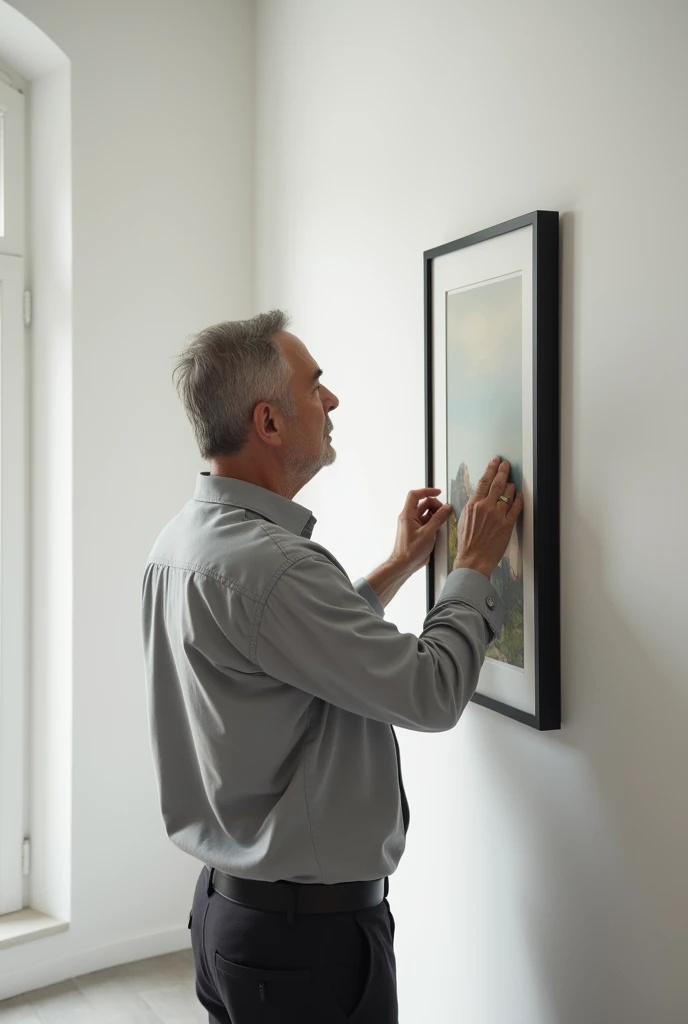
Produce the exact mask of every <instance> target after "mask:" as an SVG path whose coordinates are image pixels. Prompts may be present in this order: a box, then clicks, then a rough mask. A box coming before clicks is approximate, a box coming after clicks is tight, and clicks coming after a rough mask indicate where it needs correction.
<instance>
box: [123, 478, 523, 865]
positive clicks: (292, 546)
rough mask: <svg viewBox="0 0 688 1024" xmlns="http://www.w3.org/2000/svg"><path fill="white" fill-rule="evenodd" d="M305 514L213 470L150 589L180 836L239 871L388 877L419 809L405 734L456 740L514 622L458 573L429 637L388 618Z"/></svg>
mask: <svg viewBox="0 0 688 1024" xmlns="http://www.w3.org/2000/svg"><path fill="white" fill-rule="evenodd" d="M314 524H315V520H314V518H313V516H312V515H311V513H310V512H309V511H308V510H307V509H305V508H302V507H301V506H300V505H298V504H296V503H295V502H293V501H289V500H288V499H286V498H283V497H281V496H280V495H278V494H275V493H273V492H272V491H267V490H264V489H263V488H260V487H256V486H254V485H252V484H247V483H244V482H243V481H239V480H234V479H231V478H229V477H216V476H209V475H207V474H201V475H200V476H199V478H198V484H197V487H196V493H195V497H194V498H193V500H191V501H190V502H189V503H188V504H187V505H185V506H184V508H183V509H182V511H181V512H180V513H179V514H178V515H177V516H176V517H175V518H174V519H173V520H172V521H171V522H170V523H169V524H168V526H167V527H166V528H165V529H164V530H163V532H162V534H161V535H160V537H159V538H158V540H157V541H156V543H155V546H154V548H153V551H152V553H151V555H150V559H149V562H148V565H147V567H146V571H145V577H144V583H143V637H144V653H145V666H146V677H147V687H148V698H149V714H150V726H151V737H152V748H153V755H154V761H155V768H156V774H157V781H158V787H159V792H160V800H161V805H162V814H163V819H164V821H165V825H166V828H167V832H168V835H169V836H170V838H171V839H172V841H173V842H174V843H175V844H176V845H177V846H178V847H180V849H182V850H184V851H185V852H186V853H189V854H191V855H192V856H193V857H196V858H198V859H199V860H200V861H203V862H204V863H205V864H208V865H209V866H212V867H216V868H219V869H220V870H222V871H226V872H228V873H229V874H232V875H237V876H240V877H243V878H255V879H260V880H263V881H276V880H279V879H286V880H288V881H294V882H311V883H312V882H321V883H326V884H332V883H336V882H348V881H353V880H363V879H371V878H382V877H384V876H386V875H390V874H392V873H393V872H394V870H395V869H396V867H397V865H398V863H399V860H400V858H401V855H402V853H403V851H404V845H405V834H406V827H407V825H408V806H407V804H406V800H405V797H404V794H403V785H402V783H401V771H400V767H399V758H398V745H397V742H396V737H395V735H394V729H393V728H390V726H394V725H397V726H401V727H403V728H405V729H415V730H418V731H422V732H441V731H443V730H446V729H451V728H452V727H453V726H454V725H456V723H457V721H458V719H459V716H460V715H461V712H462V711H463V709H464V708H465V706H466V704H467V703H468V701H469V700H470V698H471V696H472V694H473V692H474V690H475V688H476V685H477V682H478V675H479V672H480V668H481V665H482V663H483V660H484V657H485V651H486V647H487V644H488V642H489V641H490V640H491V639H492V638H493V637H494V635H496V633H497V632H499V630H500V628H501V625H502V619H503V611H502V608H501V605H500V602H499V598H498V596H497V594H496V592H495V590H494V589H493V588H492V586H491V584H490V583H489V582H488V580H487V579H486V578H485V577H484V576H482V575H481V574H480V573H477V572H472V571H471V570H467V569H461V570H455V571H454V572H452V573H450V574H449V577H448V579H447V582H446V585H445V587H444V589H443V591H442V593H441V595H440V598H439V600H438V602H437V604H436V605H435V607H434V608H433V609H432V611H431V612H430V614H429V615H428V617H427V619H426V621H425V626H424V629H423V633H422V634H421V636H420V637H416V636H414V635H412V634H410V633H400V632H399V630H398V629H397V628H396V626H394V625H392V623H391V622H387V621H385V619H384V613H383V609H382V605H381V604H380V602H379V600H378V598H377V596H376V595H375V593H374V591H373V590H372V588H371V587H370V586H369V584H368V583H367V582H366V581H365V580H359V581H358V582H357V583H355V584H352V583H351V582H350V580H349V578H348V576H347V574H346V572H345V571H344V569H343V568H342V566H341V565H340V564H339V562H337V560H336V559H335V558H334V556H333V555H331V554H330V552H329V551H327V550H326V549H325V548H323V547H321V546H320V545H319V544H316V543H315V542H314V541H313V540H312V539H311V533H312V530H313V526H314Z"/></svg>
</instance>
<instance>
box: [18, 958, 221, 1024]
mask: <svg viewBox="0 0 688 1024" xmlns="http://www.w3.org/2000/svg"><path fill="white" fill-rule="evenodd" d="M0 1021H1V1022H2V1024H208V1014H207V1013H206V1011H205V1010H204V1009H203V1007H202V1006H201V1005H200V1003H199V1002H198V1000H197V999H196V993H195V991H194V967H193V958H192V955H191V951H190V950H184V951H183V952H181V953H170V954H169V955H168V956H158V957H154V958H152V959H150V960H140V961H138V962H137V963H133V964H123V965H122V966H121V967H112V968H110V969H109V970H107V971H96V972H95V973H94V974H85V975H84V976H83V977H81V978H74V979H73V980H71V981H64V982H61V983H60V984H59V985H50V986H49V988H42V989H38V990H37V991H35V992H27V993H26V995H24V996H17V997H16V998H15V999H6V1000H5V1001H4V1002H0Z"/></svg>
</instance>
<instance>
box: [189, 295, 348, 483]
mask: <svg viewBox="0 0 688 1024" xmlns="http://www.w3.org/2000/svg"><path fill="white" fill-rule="evenodd" d="M288 322H289V321H288V318H287V316H286V314H285V313H283V312H282V311H281V310H273V311H272V312H270V313H261V314H259V315H258V316H254V317H253V318H252V319H251V320H235V321H226V322H224V323H220V324H215V325H213V326H212V327H207V328H206V329H205V330H203V331H201V332H200V333H199V334H197V335H196V336H195V337H194V338H193V339H192V340H191V342H190V343H189V345H187V347H186V348H185V349H184V351H183V352H182V354H181V356H180V357H179V360H178V362H177V366H176V368H175V371H174V380H175V384H176V387H177V391H178V393H179V397H180V398H181V400H182V403H183V405H184V408H185V410H186V413H187V416H188V417H189V419H190V421H191V424H192V426H193V429H194V434H195V436H196V442H197V444H198V447H199V450H200V453H201V455H202V456H203V458H204V459H210V460H212V461H216V460H218V459H221V460H223V462H225V463H230V462H232V461H235V460H236V461H237V462H238V461H242V462H246V461H247V460H248V461H250V463H251V466H255V468H256V469H258V470H261V469H264V470H265V472H266V474H267V475H268V476H271V477H272V476H274V475H275V473H277V474H278V475H279V474H280V473H281V475H282V476H283V477H284V482H285V483H287V484H288V485H289V487H290V489H291V490H293V491H294V493H296V491H297V490H299V489H300V488H301V487H303V486H304V484H305V483H307V482H308V480H310V479H311V478H312V477H313V476H315V474H316V473H317V472H318V471H319V470H320V469H322V468H323V466H327V465H330V464H331V463H332V462H334V459H335V457H336V453H335V451H334V449H333V448H332V446H331V444H330V439H329V434H330V431H331V430H332V423H331V421H330V418H329V413H330V412H331V411H332V409H336V408H337V406H338V404H339V402H338V400H337V398H336V397H335V395H333V394H332V392H331V391H328V389H327V388H326V387H324V385H322V384H321V383H320V375H321V373H322V371H321V370H320V369H319V367H318V365H317V363H316V362H315V361H314V359H313V357H312V356H311V355H310V353H309V352H308V349H307V348H306V346H305V345H304V344H303V343H302V342H301V341H299V339H298V338H297V337H295V335H293V334H290V333H289V332H288V331H287V330H286V327H287V325H288Z"/></svg>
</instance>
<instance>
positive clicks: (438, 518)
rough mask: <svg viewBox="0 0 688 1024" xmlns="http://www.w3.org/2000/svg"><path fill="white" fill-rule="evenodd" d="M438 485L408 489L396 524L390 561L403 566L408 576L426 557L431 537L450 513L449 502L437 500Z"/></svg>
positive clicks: (434, 535) (430, 550) (420, 567)
mask: <svg viewBox="0 0 688 1024" xmlns="http://www.w3.org/2000/svg"><path fill="white" fill-rule="evenodd" d="M439 493H440V490H439V488H438V487H421V488H420V489H419V490H417V491H409V494H408V497H407V499H406V503H405V504H404V507H403V509H402V510H401V515H400V516H399V520H398V526H397V539H396V543H395V545H394V551H393V552H392V558H391V561H392V562H395V563H397V564H398V565H399V566H403V567H404V568H405V569H406V572H407V574H408V575H409V576H410V575H411V574H412V573H414V572H416V570H418V569H422V568H423V566H424V565H427V564H428V562H429V561H430V555H431V554H432V552H433V549H434V547H435V539H436V537H437V533H438V531H439V529H440V527H441V526H443V525H444V523H446V521H447V519H449V516H450V514H451V510H452V509H451V505H443V504H442V502H441V501H438V499H437V495H438V494H439Z"/></svg>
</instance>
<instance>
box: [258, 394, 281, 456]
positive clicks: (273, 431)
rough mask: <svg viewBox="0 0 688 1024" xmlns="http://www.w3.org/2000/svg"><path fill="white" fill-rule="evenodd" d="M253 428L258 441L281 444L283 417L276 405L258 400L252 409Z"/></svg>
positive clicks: (274, 445) (275, 444)
mask: <svg viewBox="0 0 688 1024" xmlns="http://www.w3.org/2000/svg"><path fill="white" fill-rule="evenodd" d="M253 429H254V430H255V432H256V435H257V437H258V440H259V441H262V442H263V443H264V444H269V445H272V446H273V447H277V446H279V445H281V444H282V432H283V430H284V419H283V417H282V414H281V413H280V411H279V409H278V408H277V406H276V405H270V403H269V402H259V403H258V405H257V406H256V407H255V409H254V410H253Z"/></svg>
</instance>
